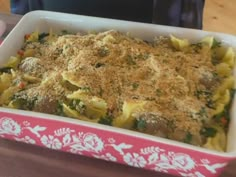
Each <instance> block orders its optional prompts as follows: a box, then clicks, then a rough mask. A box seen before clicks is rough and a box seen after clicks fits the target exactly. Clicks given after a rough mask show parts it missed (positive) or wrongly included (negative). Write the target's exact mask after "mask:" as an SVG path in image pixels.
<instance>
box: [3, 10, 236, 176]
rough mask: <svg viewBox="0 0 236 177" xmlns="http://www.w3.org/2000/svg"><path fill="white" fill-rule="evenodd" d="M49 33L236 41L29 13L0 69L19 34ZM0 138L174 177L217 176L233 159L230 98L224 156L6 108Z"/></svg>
mask: <svg viewBox="0 0 236 177" xmlns="http://www.w3.org/2000/svg"><path fill="white" fill-rule="evenodd" d="M49 29H53V31H55V32H60V31H61V30H68V31H71V32H87V31H105V30H110V29H116V30H118V31H121V32H125V33H126V32H129V33H130V34H131V35H132V36H135V37H139V38H142V39H145V40H153V38H154V37H155V36H160V35H162V36H169V34H174V35H175V36H178V37H180V38H181V37H182V38H187V39H189V40H190V41H192V42H194V41H199V40H200V39H202V38H203V37H205V36H214V37H215V38H216V39H218V40H220V41H222V42H223V43H224V45H230V46H232V47H233V48H234V49H236V37H235V36H232V35H227V34H220V33H213V32H206V31H201V30H193V29H184V28H177V27H168V26H160V25H153V24H144V23H136V22H127V21H120V20H112V19H104V18H97V17H88V16H80V15H71V14H63V13H55V12H47V11H34V12H30V13H28V14H26V15H25V16H24V17H23V18H22V19H21V21H20V22H19V23H18V24H17V25H16V27H15V28H14V29H13V30H12V31H11V33H10V34H9V35H8V36H7V38H6V39H5V40H4V41H3V43H2V45H1V47H0V66H1V65H3V64H4V63H6V62H7V60H8V58H9V57H10V56H14V55H16V53H17V51H18V50H19V49H20V48H21V46H22V44H23V39H24V35H25V34H28V33H31V32H33V31H35V30H38V31H39V32H48V31H49ZM0 136H1V137H3V138H8V139H12V140H15V141H23V142H26V143H31V144H35V145H38V146H43V147H47V148H51V149H56V150H60V151H66V152H70V153H74V154H82V155H86V156H91V157H94V158H101V159H104V160H108V161H113V162H117V163H123V164H127V165H131V166H134V167H140V168H145V169H149V170H155V171H161V172H165V173H170V174H174V175H179V176H198V177H203V176H207V177H210V176H218V175H219V174H220V173H221V172H222V170H223V169H224V167H225V166H226V165H227V163H228V162H229V161H231V160H233V159H236V141H234V140H235V136H236V99H234V103H233V107H232V109H231V122H230V128H229V132H228V144H227V152H225V153H220V152H215V151H211V150H208V149H204V148H200V147H196V146H192V145H188V144H184V143H181V142H176V141H172V140H168V139H163V138H158V137H154V136H151V135H146V134H142V133H137V132H133V131H129V130H124V129H120V128H114V127H109V126H105V125H100V124H95V123H91V122H83V121H80V120H74V119H70V118H64V117H59V116H54V115H49V114H42V113H35V112H30V111H22V110H12V109H7V108H0Z"/></svg>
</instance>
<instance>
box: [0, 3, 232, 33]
mask: <svg viewBox="0 0 236 177" xmlns="http://www.w3.org/2000/svg"><path fill="white" fill-rule="evenodd" d="M235 7H236V0H206V4H205V8H204V18H203V30H207V31H216V32H223V33H229V34H234V35H236V23H235V19H234V18H235V17H236V9H235ZM0 12H1V13H10V3H9V0H0Z"/></svg>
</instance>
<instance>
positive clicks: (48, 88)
mask: <svg viewBox="0 0 236 177" xmlns="http://www.w3.org/2000/svg"><path fill="white" fill-rule="evenodd" d="M234 64H235V54H234V51H233V49H232V48H231V47H229V48H226V47H223V46H221V44H220V43H219V42H218V41H216V40H215V39H214V38H213V37H206V38H204V39H203V40H201V41H199V42H198V43H195V44H190V43H189V41H188V40H187V39H179V38H176V37H175V36H172V35H171V36H170V37H158V38H156V39H155V40H154V41H153V42H147V41H143V40H141V39H137V38H133V37H131V36H129V35H126V34H122V33H120V32H118V31H115V30H110V31H105V32H100V33H89V34H68V33H67V32H66V31H63V32H62V33H61V34H53V33H52V32H50V33H41V34H39V33H38V32H34V33H32V34H29V35H26V36H25V43H24V45H23V47H22V49H21V50H19V52H18V55H17V56H15V57H11V58H10V60H9V62H8V63H7V65H6V66H5V67H2V68H1V70H0V72H1V76H0V78H1V83H0V92H1V96H0V105H1V106H5V107H10V108H16V109H24V110H30V111H36V112H43V113H49V114H56V115H62V116H67V117H71V118H76V119H81V120H85V121H91V122H97V123H102V124H107V125H112V126H115V127H121V128H126V129H130V130H134V131H138V132H143V133H147V134H151V135H154V136H159V137H164V138H168V139H173V140H177V141H181V142H185V143H189V144H193V145H196V146H202V147H206V148H209V149H214V150H218V151H224V150H225V146H226V133H227V128H228V123H229V108H230V104H231V101H232V97H233V91H234V89H233V88H234V77H233V76H232V71H233V68H234Z"/></svg>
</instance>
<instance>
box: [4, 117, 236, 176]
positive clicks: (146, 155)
mask: <svg viewBox="0 0 236 177" xmlns="http://www.w3.org/2000/svg"><path fill="white" fill-rule="evenodd" d="M68 120H69V119H68ZM0 136H1V137H3V138H8V139H13V140H16V141H21V142H25V143H29V144H36V145H38V146H43V147H46V148H50V149H55V150H60V151H65V152H70V153H75V154H81V155H86V156H91V157H94V158H99V159H103V160H107V161H113V162H117V163H123V164H126V165H130V166H133V167H139V168H145V169H149V170H154V171H159V172H165V173H170V174H174V175H179V176H186V177H190V176H191V177H192V176H193V177H204V176H207V177H214V176H218V174H219V173H220V172H221V171H222V170H223V169H224V167H225V166H226V165H227V163H228V162H229V161H230V160H232V159H233V158H236V157H232V158H229V157H227V156H226V157H224V156H217V155H212V154H206V153H203V152H199V151H194V150H190V149H185V148H182V147H178V146H174V145H170V144H163V143H160V142H158V141H153V140H149V139H144V138H140V137H136V136H132V135H126V134H121V133H119V132H118V131H117V132H115V131H109V130H106V129H105V128H104V129H101V128H100V129H99V128H94V127H93V126H85V125H79V124H75V123H74V124H73V123H70V122H67V121H60V120H59V119H58V120H57V119H55V120H54V119H46V118H44V117H42V118H37V117H30V116H22V115H16V114H12V113H7V112H0Z"/></svg>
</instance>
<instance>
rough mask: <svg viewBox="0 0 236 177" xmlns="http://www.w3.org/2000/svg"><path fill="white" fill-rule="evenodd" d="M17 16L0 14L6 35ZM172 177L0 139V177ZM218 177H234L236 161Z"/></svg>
mask: <svg viewBox="0 0 236 177" xmlns="http://www.w3.org/2000/svg"><path fill="white" fill-rule="evenodd" d="M20 18H21V16H15V15H4V14H0V19H1V20H3V21H5V22H6V23H7V32H6V34H7V33H8V32H9V31H10V30H11V29H12V28H13V27H14V26H15V24H16V23H17V22H18V21H19V19H20ZM64 176H69V177H155V176H159V177H172V176H171V175H167V174H161V173H157V172H153V171H146V170H142V169H137V168H133V167H129V166H125V165H121V164H115V163H111V162H106V161H103V160H98V159H92V158H88V157H84V156H79V155H74V154H69V153H64V152H58V151H53V150H50V149H45V148H41V147H36V146H33V145H28V144H23V143H18V142H13V141H9V140H5V139H1V138H0V177H64ZM221 176H222V177H223V176H225V177H234V176H236V161H235V162H232V163H231V164H229V165H228V166H227V168H226V170H225V171H224V172H223V174H222V175H221Z"/></svg>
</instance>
